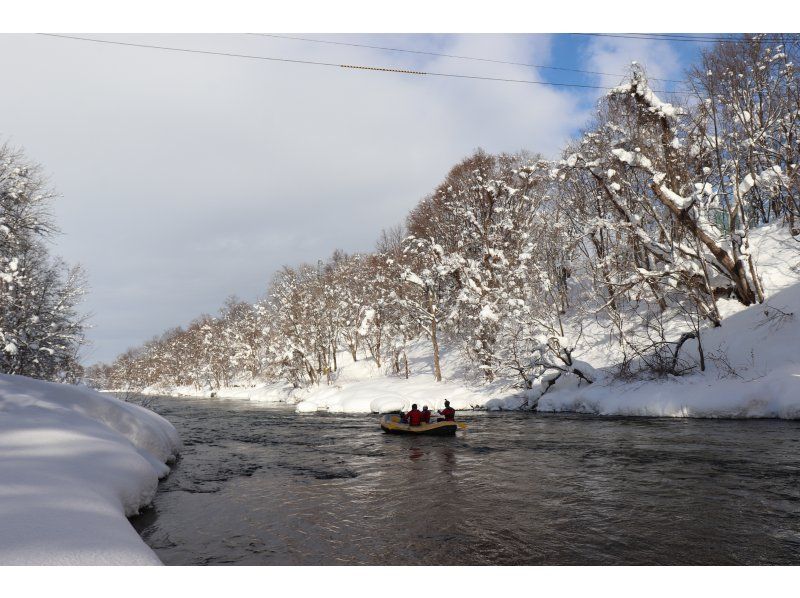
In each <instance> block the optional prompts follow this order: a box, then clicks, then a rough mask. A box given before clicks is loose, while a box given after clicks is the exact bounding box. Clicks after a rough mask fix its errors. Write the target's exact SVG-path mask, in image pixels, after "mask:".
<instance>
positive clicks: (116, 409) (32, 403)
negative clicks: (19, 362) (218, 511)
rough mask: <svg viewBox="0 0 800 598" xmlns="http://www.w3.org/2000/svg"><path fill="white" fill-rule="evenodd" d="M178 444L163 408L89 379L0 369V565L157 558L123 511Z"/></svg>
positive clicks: (151, 486) (148, 492)
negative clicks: (96, 387) (92, 386)
mask: <svg viewBox="0 0 800 598" xmlns="http://www.w3.org/2000/svg"><path fill="white" fill-rule="evenodd" d="M179 450H180V440H179V438H178V434H177V432H176V431H175V428H174V427H173V426H172V425H171V424H170V423H169V422H168V421H167V420H165V419H164V418H162V417H161V416H159V415H157V414H155V413H153V412H152V411H149V410H147V409H144V408H142V407H139V406H137V405H132V404H130V403H125V402H124V401H121V400H119V399H117V398H115V397H113V396H110V395H104V394H100V393H98V392H95V391H92V390H89V389H87V388H85V387H78V386H69V385H64V384H53V383H50V382H42V381H39V380H32V379H30V378H25V377H22V376H9V375H0V480H2V485H0V565H12V564H13V565H158V564H160V561H159V560H158V558H157V557H156V555H155V554H154V553H153V552H152V551H151V550H150V548H148V546H147V545H146V544H145V543H144V542H143V541H142V539H141V538H140V537H139V535H138V534H137V533H136V531H135V530H134V529H133V527H131V525H130V523H129V522H128V520H127V519H126V516H130V515H134V514H136V513H137V512H138V511H139V509H140V508H141V507H143V506H145V505H147V504H149V503H150V502H151V501H152V499H153V496H154V495H155V492H156V486H157V485H158V479H159V478H161V477H164V476H165V475H167V473H169V467H168V466H167V465H166V463H167V462H169V461H171V460H173V459H174V458H175V457H176V456H177V454H178V452H179Z"/></svg>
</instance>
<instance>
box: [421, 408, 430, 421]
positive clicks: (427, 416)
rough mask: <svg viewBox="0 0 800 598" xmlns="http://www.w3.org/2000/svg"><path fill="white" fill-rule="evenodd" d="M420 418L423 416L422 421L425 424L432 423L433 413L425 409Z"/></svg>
mask: <svg viewBox="0 0 800 598" xmlns="http://www.w3.org/2000/svg"><path fill="white" fill-rule="evenodd" d="M420 416H421V417H420V419H421V420H422V423H425V424H429V423H431V412H430V411H425V410H424V409H423V410H422V411H421V412H420Z"/></svg>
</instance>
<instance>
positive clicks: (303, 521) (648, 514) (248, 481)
mask: <svg viewBox="0 0 800 598" xmlns="http://www.w3.org/2000/svg"><path fill="white" fill-rule="evenodd" d="M154 408H155V409H156V411H158V412H160V413H161V414H163V415H164V416H166V417H167V418H168V419H169V420H170V421H172V422H173V423H174V424H175V426H176V427H177V428H178V431H179V432H180V434H181V437H182V439H183V441H184V445H185V449H184V453H183V456H182V457H181V459H180V460H179V462H178V463H177V465H176V466H175V468H174V470H173V472H172V474H171V475H170V476H169V477H168V478H167V479H166V480H164V481H163V482H162V484H161V487H160V491H159V494H158V496H157V497H156V500H155V503H154V507H153V508H152V509H149V510H147V511H145V512H144V513H143V514H142V515H141V516H139V517H136V518H135V519H133V522H134V525H135V526H136V528H137V529H138V530H139V532H140V533H141V535H142V537H143V538H144V539H145V541H146V542H147V543H148V544H149V545H150V546H151V547H153V549H154V550H155V551H156V553H157V554H158V556H159V557H160V558H161V560H163V561H164V562H165V563H166V564H226V563H227V564H248V565H271V564H276V565H277V564H312V565H318V564H390V565H404V564H448V565H454V564H458V565H481V564H487V565H488V564H501V565H514V564H584V565H590V564H767V563H773V564H800V519H799V518H798V515H799V514H800V483H798V482H800V422H782V421H772V420H758V421H752V420H751V421H724V420H720V421H716V420H671V419H644V418H637V419H622V418H592V417H580V416H543V415H532V414H509V413H505V414H476V415H474V416H471V417H466V418H464V419H466V421H468V422H469V423H470V427H469V430H467V431H466V432H461V431H460V432H459V433H458V435H457V436H456V437H455V438H446V437H431V438H424V437H423V438H409V437H405V436H395V435H387V434H383V433H381V432H380V429H379V427H378V417H377V416H345V415H302V416H298V415H295V414H294V413H293V412H292V411H291V410H290V409H288V408H286V407H281V408H276V407H260V406H257V405H253V404H251V403H248V402H246V401H223V400H215V399H209V400H206V399H197V400H195V399H192V400H189V399H170V398H159V399H158V400H157V401H156V404H155V405H154Z"/></svg>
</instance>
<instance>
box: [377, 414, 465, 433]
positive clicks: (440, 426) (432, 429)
mask: <svg viewBox="0 0 800 598" xmlns="http://www.w3.org/2000/svg"><path fill="white" fill-rule="evenodd" d="M458 428H459V426H458V422H431V423H429V424H420V425H418V426H409V425H408V424H404V423H403V422H401V421H400V416H399V415H384V416H383V417H382V418H381V429H382V430H383V431H384V432H386V433H387V434H419V435H422V436H453V435H455V433H456V430H458Z"/></svg>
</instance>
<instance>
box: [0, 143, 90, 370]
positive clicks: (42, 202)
mask: <svg viewBox="0 0 800 598" xmlns="http://www.w3.org/2000/svg"><path fill="white" fill-rule="evenodd" d="M54 197H55V196H54V195H53V193H52V192H50V191H49V190H48V189H47V188H46V186H45V183H44V180H43V179H42V177H41V176H40V175H39V172H38V167H36V166H33V165H30V164H29V163H27V162H26V160H25V158H24V156H23V155H22V154H21V153H20V152H16V151H13V150H11V149H10V148H8V147H7V146H2V147H0V371H3V372H7V373H11V374H21V375H24V376H31V377H35V378H42V379H46V380H56V381H68V382H75V381H77V380H78V379H79V378H80V376H81V374H82V371H81V369H82V368H81V366H80V362H79V357H78V352H79V350H80V348H81V346H83V344H84V342H85V339H84V317H83V316H81V315H80V314H79V313H78V305H79V303H80V301H81V299H82V297H83V294H84V286H85V278H84V275H83V272H82V270H81V269H80V267H69V266H67V264H65V263H64V262H63V261H62V260H60V259H57V258H52V257H51V256H50V254H49V252H48V251H47V246H46V244H45V243H46V240H47V238H48V236H50V235H52V234H53V233H54V232H56V229H55V226H54V224H53V222H52V218H51V216H50V213H49V211H48V210H49V204H50V201H51V200H52V199H53V198H54Z"/></svg>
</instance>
